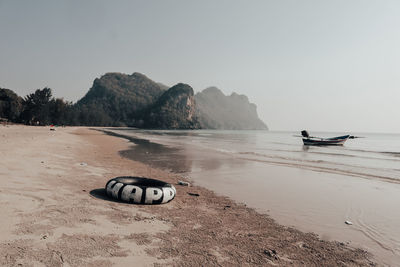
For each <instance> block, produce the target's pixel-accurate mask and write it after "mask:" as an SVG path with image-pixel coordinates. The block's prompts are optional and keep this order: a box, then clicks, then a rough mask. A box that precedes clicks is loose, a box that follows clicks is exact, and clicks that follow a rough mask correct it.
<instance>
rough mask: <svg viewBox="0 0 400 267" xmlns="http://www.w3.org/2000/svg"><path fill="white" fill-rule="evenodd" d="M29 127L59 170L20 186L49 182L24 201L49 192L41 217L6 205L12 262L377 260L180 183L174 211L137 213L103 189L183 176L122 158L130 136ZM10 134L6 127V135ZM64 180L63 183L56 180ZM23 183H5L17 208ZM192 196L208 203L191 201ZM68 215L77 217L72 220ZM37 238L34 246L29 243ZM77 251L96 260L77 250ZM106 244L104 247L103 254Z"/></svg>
mask: <svg viewBox="0 0 400 267" xmlns="http://www.w3.org/2000/svg"><path fill="white" fill-rule="evenodd" d="M18 127H19V128H22V127H20V126H18ZM18 127H13V128H18ZM23 128H24V129H23V130H24V131H28V132H35V133H36V134H37V135H39V137H40V135H42V136H45V137H46V138H47V137H49V136H50V137H49V139H47V140H45V141H43V140H38V143H37V144H35V143H34V142H33V141H31V142H33V144H34V148H33V150H34V149H39V154H40V157H38V155H36V154H35V153H37V151H35V153H32V155H31V158H32V159H34V158H35V157H36V158H37V159H38V162H41V161H40V160H39V158H43V157H42V156H44V155H42V154H43V153H42V148H43V145H45V146H46V149H47V150H46V153H45V154H46V155H45V156H46V157H47V160H48V161H49V162H50V163H51V165H50V166H48V167H49V169H47V168H44V169H41V170H40V171H39V172H37V173H30V175H31V176H32V177H30V179H29V180H26V179H24V178H22V179H20V180H19V181H17V182H19V185H20V184H23V185H25V184H27V183H28V184H30V183H33V182H34V183H37V184H39V185H40V186H38V188H36V187H33V188H32V189H30V190H27V191H26V192H25V191H24V192H21V195H22V196H24V197H26V196H27V195H33V196H35V197H36V195H40V196H41V198H42V199H43V200H42V202H40V200H39V202H40V203H42V204H41V205H37V206H33V207H31V210H25V209H26V208H25V207H19V208H20V210H18V209H15V208H14V207H13V206H12V205H11V204H9V205H8V206H7V205H5V209H6V212H8V213H9V216H8V218H12V219H8V220H7V221H5V220H4V219H3V220H2V221H1V222H0V223H1V224H0V225H1V226H3V227H5V225H7V224H8V227H9V232H11V233H12V234H10V235H7V236H2V238H1V247H2V252H1V253H0V254H1V256H3V257H4V258H3V260H2V261H0V263H1V264H2V265H6V266H9V265H13V264H16V263H18V262H24V261H25V263H27V262H31V263H32V261H33V262H34V261H37V262H40V263H42V264H44V265H53V266H61V265H63V264H64V263H68V264H70V265H72V266H77V265H82V264H84V265H87V266H90V265H97V266H112V265H123V264H129V263H132V262H136V263H140V264H141V265H146V266H147V265H148V266H152V265H154V264H155V265H158V264H161V265H165V264H166V265H176V266H189V265H190V266H197V265H203V266H204V265H207V266H210V265H211V266H212V265H222V266H232V265H244V264H248V265H257V266H260V265H271V266H272V265H275V264H279V265H289V264H293V265H295V266H298V265H305V266H310V265H311V266H320V265H335V266H338V265H339V266H340V265H345V266H371V265H373V262H372V255H370V254H369V253H368V252H366V251H364V250H361V249H356V248H351V247H348V246H347V245H345V244H343V243H339V242H332V241H325V240H321V239H319V238H318V236H316V235H315V234H312V233H302V232H300V231H298V230H296V229H294V228H290V227H285V226H282V225H279V224H277V223H276V222H275V221H274V220H273V219H272V218H270V217H269V216H268V215H263V214H260V213H257V212H256V211H255V210H254V209H251V208H248V207H246V206H245V205H243V204H238V203H235V202H233V201H232V200H230V199H229V198H227V197H224V196H220V195H217V194H216V193H214V192H212V191H211V190H208V189H205V188H202V187H199V186H191V187H181V186H176V189H177V196H176V197H175V199H174V200H173V201H171V202H170V203H168V204H164V205H155V206H137V205H131V204H125V203H118V202H114V201H109V199H107V198H105V197H104V195H102V189H103V188H104V185H105V183H106V182H107V181H108V180H109V179H111V178H113V177H116V176H122V175H136V176H147V177H151V178H156V179H161V180H164V181H167V182H170V183H172V184H174V185H176V183H177V181H178V180H183V179H182V177H180V176H179V175H177V174H173V173H170V172H166V171H163V170H159V169H154V168H151V167H150V166H148V165H145V164H142V163H140V162H137V161H132V160H129V159H126V158H123V157H121V155H120V154H119V152H120V151H122V150H126V149H129V147H131V146H132V145H134V144H132V143H130V142H128V141H127V139H126V138H125V139H121V138H119V137H113V136H109V135H106V134H104V133H100V132H99V131H95V130H90V129H88V128H77V127H74V128H65V129H60V130H59V129H57V131H55V132H54V133H49V131H48V128H46V127H37V128H35V127H23ZM2 130H3V129H2V128H0V133H2V134H3V133H4V131H2ZM16 131H17V132H20V131H22V129H16ZM11 132H12V131H10V136H9V139H10V140H11V139H13V138H14V139H15V133H14V136H13V134H12V133H11ZM6 135H7V134H6ZM21 135H22V137H21V138H22V139H20V140H17V141H18V142H19V143H21V140H26V138H25V137H24V136H23V133H21ZM34 135H35V134H33V136H29V140H31V139H30V137H32V140H34V139H35V138H36V137H37V136H34ZM3 140H4V139H3ZM3 143H5V144H3ZM3 143H1V145H2V146H3V148H5V149H7V148H8V149H9V148H10V147H9V145H10V144H7V142H3ZM17 144H18V143H17ZM7 145H8V146H7ZM11 145H12V144H11ZM68 147H69V148H68ZM29 149H31V148H30V146H29V145H28V143H27V145H26V146H25V147H22V148H19V150H20V152H21V153H17V154H16V155H14V154H15V153H12V154H13V155H12V156H10V159H9V162H8V164H12V163H13V160H14V164H17V163H16V162H19V161H21V160H26V157H27V153H26V151H25V150H29ZM28 154H29V153H28ZM18 157H19V158H18ZM47 160H45V161H43V160H42V161H43V162H45V163H42V164H46V163H47ZM26 167H27V166H24V164H22V165H21V166H11V167H10V168H9V170H8V172H9V173H7V172H4V173H1V174H0V177H1V179H2V181H3V183H4V179H6V178H7V177H8V176H9V175H10V172H16V173H18V174H19V175H20V176H21V177H22V176H24V174H26V173H28V172H29V171H30V170H29V169H26ZM46 174H47V176H46ZM54 176H57V179H56V181H54V179H53V178H54ZM60 183H61V185H60ZM13 186H14V185H10V184H7V187H4V186H2V188H1V196H2V198H1V200H3V201H7V198H10V197H11V196H9V195H7V196H5V194H4V192H5V190H8V191H10V190H9V188H8V187H13ZM15 186H16V187H17V184H16V185H15ZM54 186H57V188H59V189H58V190H57V192H53V191H52V189H53V187H54ZM40 190H41V191H40ZM43 192H45V193H43ZM188 192H195V193H198V194H199V195H200V196H199V197H194V196H190V195H188V194H187V193H188ZM103 194H104V192H103ZM17 206H18V205H17ZM57 206H60V207H57ZM52 209H53V210H52ZM64 210H68V212H64V213H63V212H62V211H64ZM49 214H50V215H49ZM26 215H29V216H26ZM22 217H25V218H24V219H22ZM77 218H79V219H78V220H77ZM13 220H14V221H15V222H16V228H18V229H13V228H15V227H13V226H12V225H10V222H9V221H13ZM21 220H22V221H23V223H22V224H21ZM24 220H26V221H24ZM32 225H34V226H35V227H32ZM6 229H7V228H6ZM21 230H25V231H28V233H24V231H21ZM20 233H22V234H20ZM27 236H29V237H30V239H28V240H30V241H26V242H25V243H23V242H21V240H25V239H26V237H27ZM44 236H46V238H44V239H43V237H44ZM31 239H33V241H31ZM36 239H38V240H39V241H38V240H36ZM41 243H42V244H41ZM77 244H79V246H80V248H82V247H83V250H85V251H86V252H87V253H86V254H87V255H89V257H87V256H84V255H82V254H81V253H80V250H77V249H75V250H74V249H73V247H74V246H75V247H76V246H77ZM79 246H78V247H79ZM98 247H101V248H103V249H101V250H100V251H99V249H98ZM18 248H23V249H22V250H21V249H18ZM81 250H82V249H81ZM5 251H6V253H4V252H5ZM110 251H112V252H111V253H109V252H110ZM11 252H13V253H11ZM37 252H40V253H42V255H45V257H44V259H42V260H40V259H39V258H35V256H34V253H37ZM40 253H39V254H40ZM4 254H6V255H4ZM7 255H8V256H7ZM10 255H11V256H10ZM60 255H62V257H60ZM49 258H50V260H51V261H49ZM4 259H5V260H4ZM45 260H47V261H45ZM43 261H45V262H43Z"/></svg>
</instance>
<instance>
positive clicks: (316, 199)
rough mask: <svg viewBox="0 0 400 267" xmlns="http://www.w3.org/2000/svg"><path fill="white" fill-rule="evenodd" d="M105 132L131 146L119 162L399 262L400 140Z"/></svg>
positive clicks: (385, 136)
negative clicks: (177, 177)
mask: <svg viewBox="0 0 400 267" xmlns="http://www.w3.org/2000/svg"><path fill="white" fill-rule="evenodd" d="M107 131H112V132H113V133H115V134H118V135H122V136H126V137H129V138H130V140H131V141H132V142H133V143H135V145H134V146H133V147H132V149H130V150H128V151H123V152H121V153H122V154H123V155H124V156H126V157H129V158H131V159H133V160H138V161H141V162H144V163H146V164H149V165H150V166H152V167H156V168H163V169H168V170H170V171H172V172H176V173H181V174H182V175H184V176H187V177H188V178H190V179H191V180H192V181H193V182H194V183H196V184H199V185H202V186H205V187H208V188H210V189H212V190H214V191H216V192H217V193H219V194H224V195H227V196H229V197H231V198H232V199H234V200H236V201H240V202H244V203H245V204H247V205H249V206H251V207H253V208H255V209H257V210H258V211H260V212H264V213H268V214H270V215H271V216H272V217H273V218H275V219H276V220H277V221H278V222H280V223H283V224H285V225H288V226H294V227H297V228H300V229H301V230H303V231H310V232H315V233H317V234H319V235H320V236H321V237H323V238H325V239H329V240H340V241H346V242H348V243H349V244H350V245H351V246H356V247H362V248H365V249H367V250H369V251H371V252H372V253H373V254H374V255H375V257H377V259H378V261H379V263H381V264H384V265H396V263H397V264H400V135H399V134H372V133H351V134H352V135H355V136H360V137H363V138H357V139H350V140H348V141H347V142H346V143H345V145H344V146H327V147H322V146H319V147H316V146H303V144H302V140H301V138H299V137H295V135H299V133H295V132H274V131H214V130H195V131H174V130H136V129H129V128H123V129H117V128H111V129H107ZM312 134H313V135H315V136H322V137H332V136H338V135H343V134H346V133H323V132H321V133H318V132H313V133H312ZM345 220H350V221H352V222H353V225H352V226H348V225H345V224H344V221H345Z"/></svg>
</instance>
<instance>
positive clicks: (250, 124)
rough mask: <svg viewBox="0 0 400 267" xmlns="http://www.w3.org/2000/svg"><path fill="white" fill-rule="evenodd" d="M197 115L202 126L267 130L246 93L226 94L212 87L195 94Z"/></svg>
mask: <svg viewBox="0 0 400 267" xmlns="http://www.w3.org/2000/svg"><path fill="white" fill-rule="evenodd" d="M195 100H196V105H197V115H198V117H199V121H200V124H201V126H202V128H208V129H226V130H267V129H268V127H267V125H265V123H264V122H263V121H261V120H260V119H259V118H258V115H257V107H256V105H255V104H253V103H250V102H249V99H248V98H247V96H245V95H239V94H236V93H232V94H231V95H230V96H226V95H224V94H223V93H222V91H221V90H219V89H218V88H216V87H210V88H207V89H205V90H203V91H202V92H200V93H197V94H196V96H195Z"/></svg>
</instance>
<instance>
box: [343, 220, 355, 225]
mask: <svg viewBox="0 0 400 267" xmlns="http://www.w3.org/2000/svg"><path fill="white" fill-rule="evenodd" d="M344 223H345V224H347V225H353V223H352V222H351V221H345V222H344Z"/></svg>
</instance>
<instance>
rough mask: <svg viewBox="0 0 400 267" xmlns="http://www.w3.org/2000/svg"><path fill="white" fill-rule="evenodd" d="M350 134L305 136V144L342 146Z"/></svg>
mask: <svg viewBox="0 0 400 267" xmlns="http://www.w3.org/2000/svg"><path fill="white" fill-rule="evenodd" d="M349 137H350V136H349V135H344V136H338V137H333V138H303V143H304V145H305V146H342V145H343V144H344V143H345V142H346V141H347V139H349Z"/></svg>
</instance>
